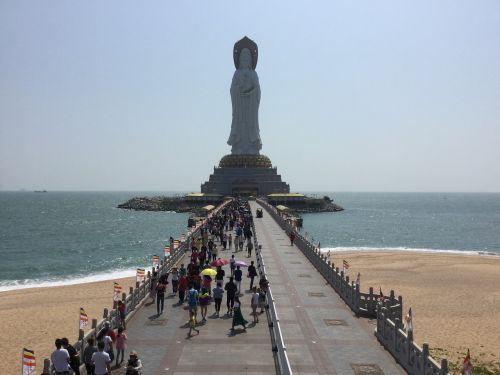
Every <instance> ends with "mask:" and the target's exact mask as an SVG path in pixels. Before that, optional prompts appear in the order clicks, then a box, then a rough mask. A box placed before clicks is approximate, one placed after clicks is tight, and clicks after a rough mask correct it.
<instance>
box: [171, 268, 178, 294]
mask: <svg viewBox="0 0 500 375" xmlns="http://www.w3.org/2000/svg"><path fill="white" fill-rule="evenodd" d="M178 285H179V270H178V269H177V267H174V268H172V293H173V294H177V287H178Z"/></svg>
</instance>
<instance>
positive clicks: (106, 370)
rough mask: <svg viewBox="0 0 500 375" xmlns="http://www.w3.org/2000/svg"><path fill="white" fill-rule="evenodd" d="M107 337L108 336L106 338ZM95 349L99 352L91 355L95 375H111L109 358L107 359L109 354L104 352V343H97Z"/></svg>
mask: <svg viewBox="0 0 500 375" xmlns="http://www.w3.org/2000/svg"><path fill="white" fill-rule="evenodd" d="M108 337H109V336H108ZM97 349H98V350H99V351H97V352H95V353H94V354H92V363H94V366H95V370H94V374H95V375H111V367H110V365H109V364H110V363H111V358H109V354H108V353H106V352H105V351H104V342H103V341H99V342H98V343H97Z"/></svg>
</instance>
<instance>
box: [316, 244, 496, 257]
mask: <svg viewBox="0 0 500 375" xmlns="http://www.w3.org/2000/svg"><path fill="white" fill-rule="evenodd" d="M328 251H330V253H341V252H357V251H363V252H374V251H381V252H383V251H407V252H418V253H445V254H460V255H494V256H499V255H500V254H498V253H494V252H489V251H481V250H446V249H423V248H411V247H363V246H360V247H342V246H341V247H325V248H321V252H322V253H328Z"/></svg>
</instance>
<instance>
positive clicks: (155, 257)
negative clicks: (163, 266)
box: [151, 255, 160, 267]
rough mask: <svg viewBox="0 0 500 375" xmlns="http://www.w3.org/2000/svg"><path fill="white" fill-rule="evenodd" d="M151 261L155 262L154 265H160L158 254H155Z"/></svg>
mask: <svg viewBox="0 0 500 375" xmlns="http://www.w3.org/2000/svg"><path fill="white" fill-rule="evenodd" d="M151 261H152V262H153V267H158V266H159V265H160V257H159V256H158V255H153V256H152V257H151Z"/></svg>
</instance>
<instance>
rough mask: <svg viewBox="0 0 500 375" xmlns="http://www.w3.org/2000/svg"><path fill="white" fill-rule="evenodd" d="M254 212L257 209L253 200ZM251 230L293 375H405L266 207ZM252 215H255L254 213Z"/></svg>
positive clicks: (369, 326) (362, 320) (370, 327)
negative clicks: (255, 235) (263, 268)
mask: <svg viewBox="0 0 500 375" xmlns="http://www.w3.org/2000/svg"><path fill="white" fill-rule="evenodd" d="M250 206H251V209H252V212H253V213H255V209H256V208H258V207H260V206H259V204H258V203H256V202H254V201H251V202H250ZM263 211H264V217H263V218H261V219H257V218H255V219H254V223H255V231H256V234H257V238H258V241H259V244H260V245H262V256H263V258H264V261H265V265H266V272H267V275H268V279H269V282H270V285H271V288H272V291H273V296H274V299H275V304H276V309H277V313H278V316H279V319H280V325H281V329H282V333H283V338H284V342H285V345H286V348H287V353H288V358H289V361H290V364H291V368H292V371H293V373H294V374H339V375H349V374H371V375H378V374H385V375H400V374H405V372H404V370H403V369H402V368H401V367H400V366H399V365H398V364H397V363H396V362H395V361H394V359H393V358H392V356H391V355H390V354H389V353H388V352H386V351H385V350H384V349H383V347H382V346H381V345H380V344H379V343H378V342H377V340H376V338H375V337H374V334H373V330H374V327H375V326H374V325H370V324H369V323H368V322H367V321H366V319H362V318H361V319H359V318H356V317H355V316H354V315H353V313H352V311H351V310H350V309H349V308H348V307H347V306H346V305H345V303H344V302H343V301H342V299H341V298H340V297H339V296H338V295H337V294H336V293H335V291H334V289H333V288H331V287H330V286H329V285H328V284H326V281H325V279H324V278H323V277H322V276H321V275H320V274H319V273H318V272H317V271H316V269H315V268H314V267H313V266H312V264H311V263H310V262H309V261H308V260H307V258H306V257H305V256H304V255H303V254H302V253H301V252H300V250H299V249H298V248H297V247H296V246H290V240H289V238H288V236H287V235H286V233H285V232H284V231H283V230H282V229H281V228H280V227H279V225H278V223H276V222H275V221H274V219H273V218H272V217H270V216H269V215H268V214H267V212H266V211H265V210H263ZM254 217H255V215H254Z"/></svg>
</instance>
